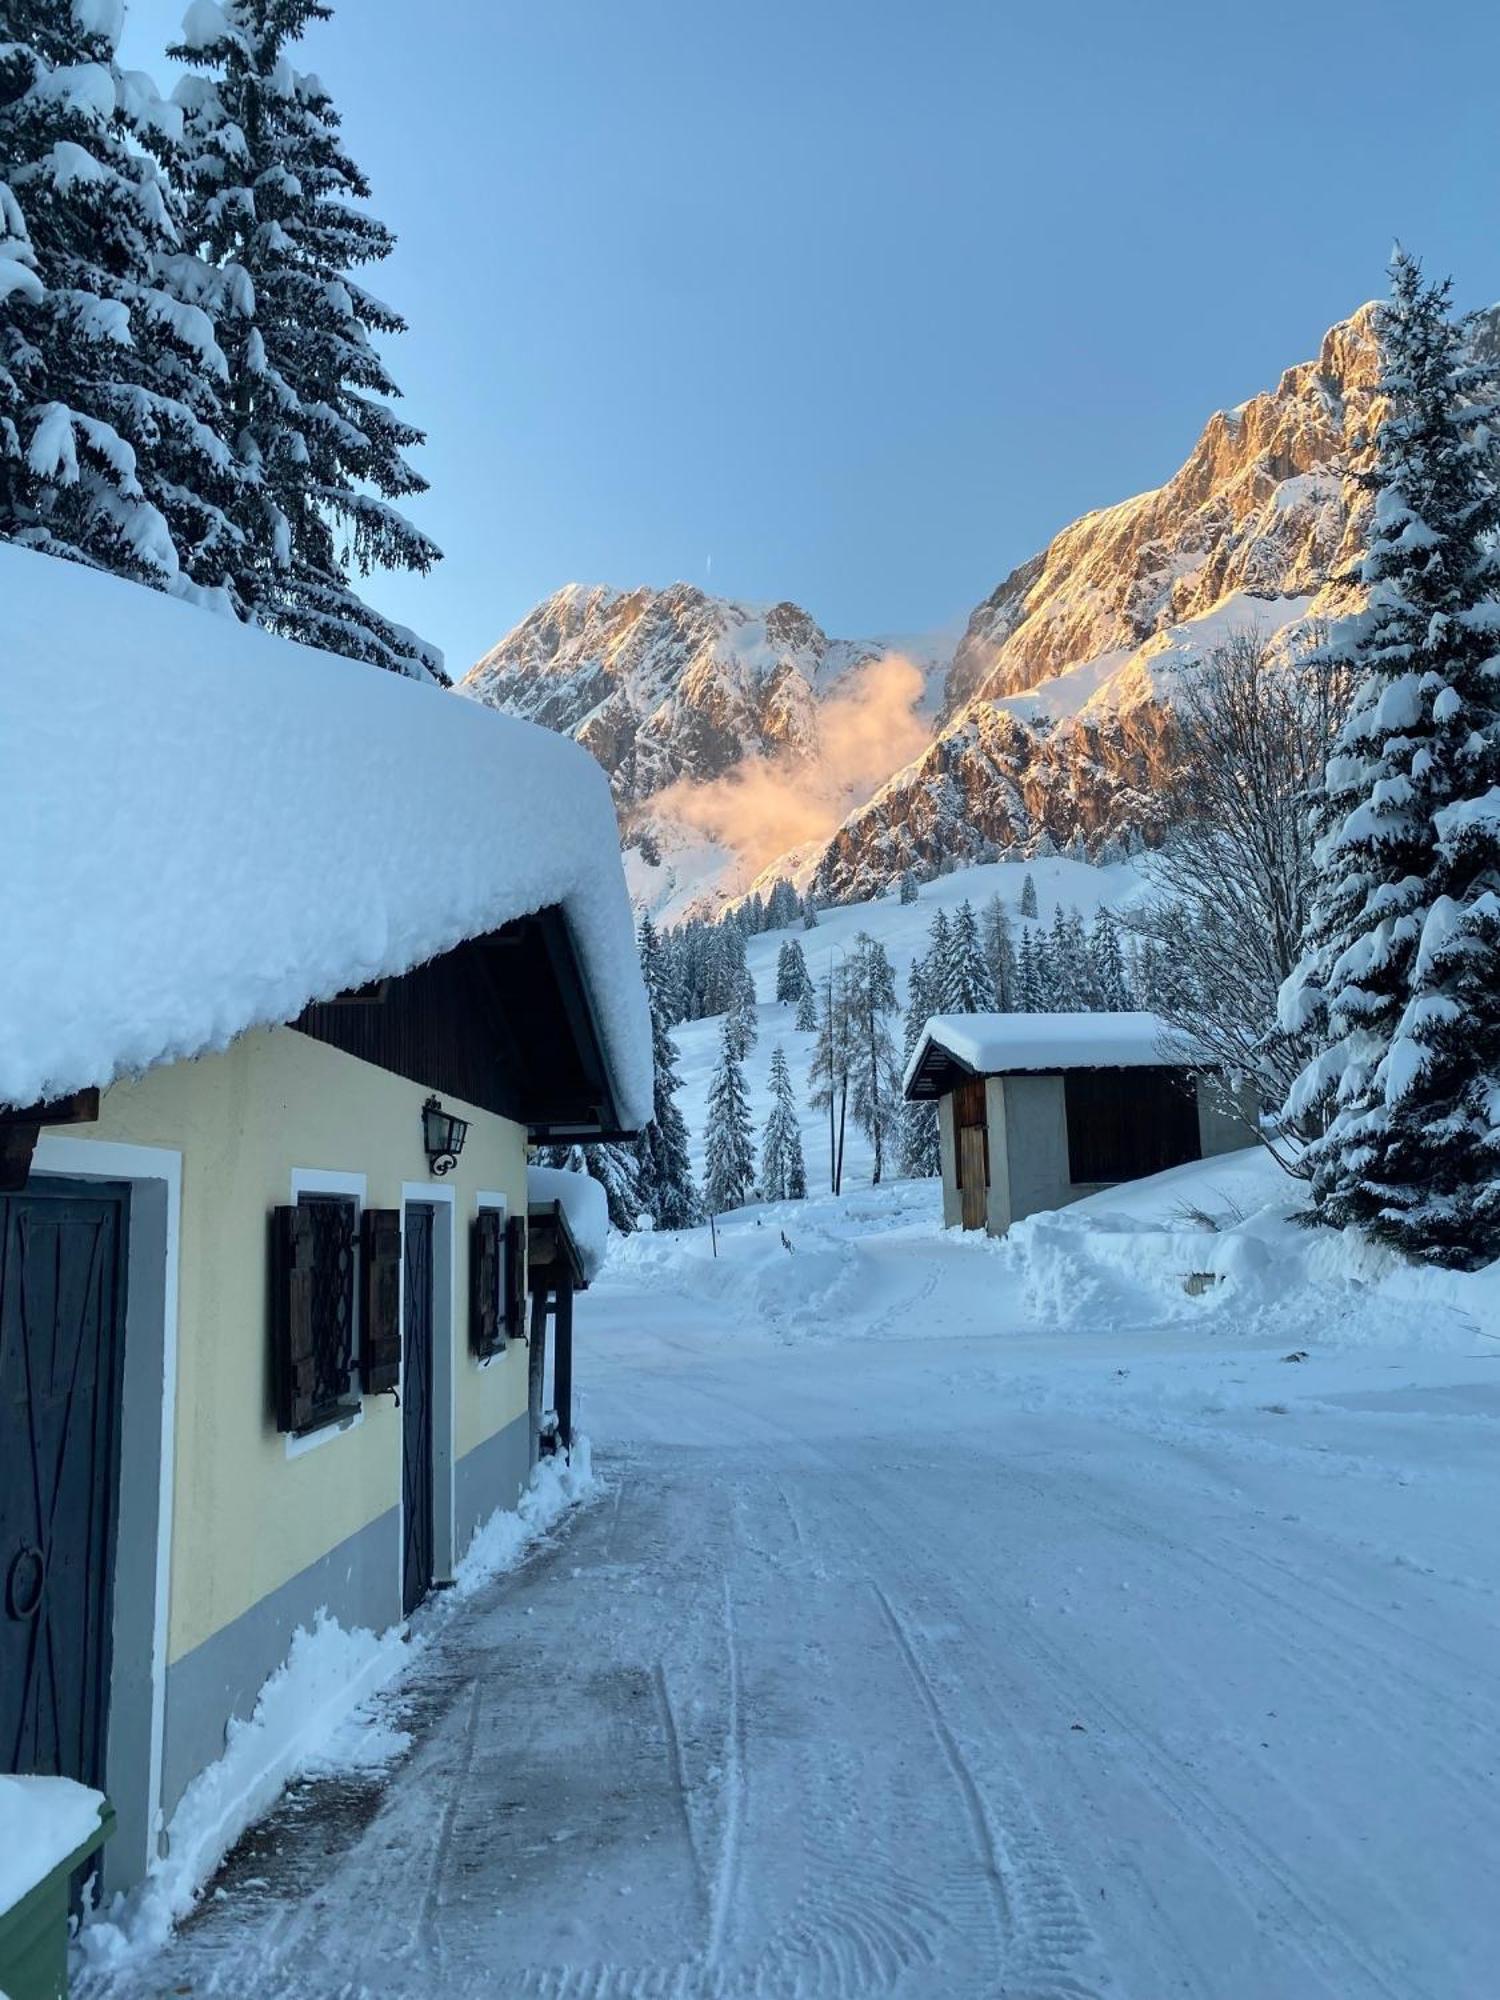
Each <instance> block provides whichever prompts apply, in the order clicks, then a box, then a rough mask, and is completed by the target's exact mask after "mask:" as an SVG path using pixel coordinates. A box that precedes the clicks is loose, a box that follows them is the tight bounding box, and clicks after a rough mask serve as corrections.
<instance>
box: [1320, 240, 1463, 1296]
mask: <svg viewBox="0 0 1500 2000" xmlns="http://www.w3.org/2000/svg"><path fill="white" fill-rule="evenodd" d="M1378 332H1379V339H1380V345H1381V364H1382V365H1381V380H1380V389H1381V393H1382V395H1383V396H1384V397H1385V398H1386V414H1385V418H1384V421H1383V422H1382V423H1381V425H1380V428H1379V431H1378V433H1377V436H1376V441H1375V452H1374V461H1373V464H1372V466H1371V468H1370V470H1369V472H1368V474H1367V475H1366V478H1367V481H1368V483H1369V484H1370V485H1371V486H1372V487H1373V488H1374V491H1375V509H1374V520H1373V525H1372V530H1371V540H1370V547H1369V551H1368V553H1367V555H1366V557H1365V560H1364V564H1363V575H1364V580H1365V582H1366V583H1367V585H1368V600H1367V605H1366V608H1365V610H1364V611H1363V612H1362V613H1360V614H1358V615H1356V616H1355V617H1354V618H1353V619H1351V620H1349V621H1347V622H1346V623H1345V625H1344V626H1343V627H1342V628H1341V629H1340V630H1339V631H1338V632H1336V633H1335V634H1334V635H1333V637H1332V638H1331V640H1330V647H1329V650H1330V652H1331V653H1333V654H1335V655H1337V656H1339V657H1341V658H1342V659H1343V660H1344V661H1345V662H1347V663H1348V664H1349V665H1350V666H1352V668H1353V669H1354V671H1355V673H1356V675H1357V676H1358V678H1359V690H1358V693H1357V694H1356V696H1355V698H1354V702H1353V705H1352V707H1351V709H1350V712H1349V715H1348V718H1347V720H1346V722H1345V724H1344V727H1343V729H1342V731H1341V732H1340V735H1339V739H1338V742H1337V744H1336V746H1335V750H1334V754H1333V755H1332V756H1331V757H1330V759H1329V762H1328V766H1327V772H1326V775H1325V779H1324V785H1323V791H1322V795H1321V797H1320V799H1319V800H1318V802H1317V808H1316V810H1317V817H1318V823H1319V826H1320V829H1321V838H1320V841H1319V844H1318V849H1317V861H1318V866H1319V871H1320V886H1319V888H1318V891H1317V893H1316V895H1315V898H1314V903H1313V909H1312V914H1311V917H1310V920H1309V924H1308V928H1307V937H1306V942H1305V951H1304V955H1303V959H1302V962H1301V964H1300V965H1299V967H1298V969H1297V971H1296V972H1295V973H1294V974H1293V975H1292V977H1291V978H1290V979H1289V980H1288V981H1287V983H1286V985H1285V986H1284V988H1283V989H1282V996H1281V1006H1280V1013H1281V1021H1282V1026H1283V1028H1284V1029H1285V1030H1286V1031H1288V1032H1289V1033H1294V1034H1302V1035H1306V1036H1307V1037H1308V1038H1309V1041H1310V1042H1311V1044H1312V1048H1313V1054H1312V1056H1311V1059H1310V1061H1309V1062H1308V1064H1307V1066H1306V1067H1305V1069H1304V1070H1303V1072H1302V1074H1301V1076H1300V1077H1299V1079H1298V1081H1297V1082H1296V1084H1294V1086H1293V1088H1292V1091H1291V1093H1290V1096H1289V1098H1288V1102H1287V1115H1288V1118H1289V1119H1290V1120H1291V1121H1293V1122H1298V1121H1300V1122H1302V1123H1303V1124H1304V1125H1305V1126H1312V1127H1313V1128H1314V1130H1315V1136H1314V1137H1313V1139H1312V1141H1311V1143H1310V1145H1309V1147H1308V1154H1307V1162H1306V1164H1307V1166H1308V1167H1309V1169H1310V1173H1311V1180H1312V1192H1313V1203H1314V1209H1315V1212H1316V1213H1317V1215H1318V1216H1319V1217H1320V1218H1321V1219H1323V1220H1324V1221H1327V1222H1330V1223H1332V1224H1334V1225H1336V1226H1340V1227H1343V1226H1347V1225H1349V1224H1357V1225H1359V1226H1361V1227H1363V1228H1364V1229H1366V1230H1367V1231H1369V1232H1370V1234H1372V1235H1374V1236H1376V1237H1378V1238H1381V1239H1382V1240H1384V1241H1386V1242H1389V1243H1392V1244H1394V1245H1396V1246H1397V1247H1398V1248H1400V1249H1402V1250H1404V1251H1406V1252H1408V1253H1409V1254H1411V1255H1414V1256H1417V1257H1421V1258H1424V1259H1427V1260H1430V1261H1432V1262H1437V1263H1443V1264H1449V1265H1454V1266H1457V1267H1460V1268H1474V1267H1475V1266H1477V1265H1480V1264H1483V1263H1486V1262H1489V1261H1490V1260H1491V1259H1493V1258H1494V1257H1495V1256H1497V1255H1500V1177H1497V1166H1500V1110H1497V1107H1500V958H1497V943H1500V811H1497V807H1500V789H1497V787H1500V690H1497V686H1496V676H1495V669H1494V657H1495V632H1496V629H1497V626H1500V602H1497V596H1500V590H1497V585H1500V570H1497V560H1496V555H1495V552H1494V546H1493V538H1494V535H1495V533H1496V529H1497V525H1500V502H1497V469H1496V462H1495V446H1494V443H1493V439H1492V426H1493V423H1494V419H1495V411H1496V405H1495V397H1494V384H1493V381H1492V379H1491V378H1490V377H1489V376H1488V374H1487V373H1486V372H1484V371H1482V370H1481V368H1480V367H1479V366H1478V365H1477V364H1476V363H1475V362H1474V361H1473V359H1472V358H1471V356H1470V355H1469V353H1468V351H1467V349H1466V345H1465V342H1464V338H1463V332H1462V329H1461V328H1460V327H1458V326H1457V325H1455V324H1454V322H1453V320H1452V318H1451V317H1450V312H1449V287H1448V285H1447V284H1446V283H1444V284H1428V283H1426V282H1424V280H1423V278H1422V275H1421V271H1420V269H1419V267H1418V265H1417V263H1416V262H1415V260H1414V259H1412V258H1411V257H1408V256H1407V255H1405V254H1404V253H1403V252H1400V251H1398V252H1397V255H1396V258H1395V261H1394V263H1393V265H1392V285H1391V299H1390V302H1389V304H1388V305H1386V306H1385V307H1384V308H1383V309H1382V311H1381V314H1380V318H1379V322H1378ZM1323 1121H1326V1125H1325V1129H1324V1130H1322V1131H1321V1132H1316V1129H1315V1128H1316V1126H1317V1125H1318V1124H1319V1123H1322V1122H1323Z"/></svg>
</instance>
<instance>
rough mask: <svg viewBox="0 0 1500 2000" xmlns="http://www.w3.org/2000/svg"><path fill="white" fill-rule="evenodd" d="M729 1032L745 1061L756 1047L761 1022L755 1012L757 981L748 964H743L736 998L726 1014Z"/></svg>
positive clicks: (737, 1051)
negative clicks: (752, 975)
mask: <svg viewBox="0 0 1500 2000" xmlns="http://www.w3.org/2000/svg"><path fill="white" fill-rule="evenodd" d="M725 1020H726V1023H727V1024H728V1028H729V1032H730V1034H731V1035H732V1036H733V1038H734V1052H735V1055H736V1057H737V1058H738V1059H739V1061H741V1062H743V1061H744V1060H745V1058H746V1056H747V1055H749V1053H750V1051H751V1050H752V1049H753V1048H754V1047H755V1038H756V1035H757V1033H758V1032H759V1022H758V1020H757V1018H756V1012H755V981H754V979H753V978H752V977H751V975H750V969H749V967H748V966H742V967H741V968H740V971H739V975H738V977H737V980H736V983H735V994H734V999H733V1001H732V1003H731V1005H730V1007H729V1009H728V1012H727V1013H726V1015H725Z"/></svg>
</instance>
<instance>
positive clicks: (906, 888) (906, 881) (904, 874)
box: [900, 868, 917, 903]
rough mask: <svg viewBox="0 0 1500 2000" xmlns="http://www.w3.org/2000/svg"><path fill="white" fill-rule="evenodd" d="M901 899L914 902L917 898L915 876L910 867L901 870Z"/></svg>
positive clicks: (905, 901) (904, 901)
mask: <svg viewBox="0 0 1500 2000" xmlns="http://www.w3.org/2000/svg"><path fill="white" fill-rule="evenodd" d="M900 893H901V901H902V902H903V903H914V902H915V901H916V900H917V878H916V875H915V873H914V872H913V871H912V870H911V869H910V868H903V869H902V871H901V891H900Z"/></svg>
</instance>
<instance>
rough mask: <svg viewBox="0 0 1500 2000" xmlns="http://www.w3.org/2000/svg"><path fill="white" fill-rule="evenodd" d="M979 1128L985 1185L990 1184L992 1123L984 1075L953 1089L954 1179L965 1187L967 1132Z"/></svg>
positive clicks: (968, 1079)
mask: <svg viewBox="0 0 1500 2000" xmlns="http://www.w3.org/2000/svg"><path fill="white" fill-rule="evenodd" d="M975 1126H978V1128H979V1130H980V1131H981V1132H982V1133H983V1134H984V1184H985V1186H986V1187H988V1186H989V1184H990V1121H989V1110H988V1106H987V1103H986V1100H985V1088H984V1078H983V1077H982V1076H965V1077H961V1078H960V1079H959V1081H958V1082H957V1083H956V1084H955V1085H954V1089H953V1177H954V1181H955V1184H956V1185H957V1186H958V1187H959V1188H962V1187H963V1184H964V1144H963V1134H964V1132H966V1131H968V1130H971V1129H972V1128H973V1127H975Z"/></svg>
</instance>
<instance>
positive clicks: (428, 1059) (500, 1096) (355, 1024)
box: [291, 907, 634, 1143]
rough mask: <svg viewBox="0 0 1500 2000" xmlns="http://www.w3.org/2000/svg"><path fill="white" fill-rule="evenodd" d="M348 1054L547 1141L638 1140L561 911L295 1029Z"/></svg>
mask: <svg viewBox="0 0 1500 2000" xmlns="http://www.w3.org/2000/svg"><path fill="white" fill-rule="evenodd" d="M291 1025H292V1026H293V1027H295V1028H297V1029H299V1030H300V1031H301V1032H302V1033H303V1034H305V1035H311V1036H312V1037H313V1038H314V1039H315V1040H317V1041H320V1042H326V1043H328V1044H329V1045H330V1046H331V1047H333V1048H337V1049H342V1050H343V1051H344V1053H345V1054H346V1055H352V1056H357V1057H359V1058H360V1059H361V1060H362V1061H364V1062H370V1063H374V1064H376V1065H377V1066H378V1067H379V1068H381V1069H386V1070H390V1071H391V1072H392V1073H393V1074H394V1075H396V1076H401V1077H405V1078H406V1079H407V1080H408V1081H409V1082H411V1083H416V1084H421V1085H422V1086H424V1087H425V1088H426V1089H428V1090H435V1091H439V1092H442V1093H444V1094H446V1095H449V1096H453V1097H458V1098H462V1099H463V1100H464V1101H465V1102H466V1103H468V1104H474V1105H478V1106H479V1108H480V1109H481V1110H484V1111H493V1112H495V1113H497V1114H498V1115H499V1116H500V1117H503V1118H511V1119H514V1120H515V1121H516V1123H517V1124H520V1125H524V1126H525V1127H526V1129H527V1133H528V1135H529V1137H530V1138H531V1139H532V1140H533V1141H534V1142H537V1143H543V1142H552V1141H557V1142H567V1141H572V1140H575V1139H623V1138H631V1137H633V1136H634V1132H633V1129H632V1128H629V1127H627V1126H626V1125H625V1124H624V1122H623V1120H622V1119H621V1117H620V1112H619V1107H618V1105H617V1104H616V1102H615V1096H614V1088H613V1084H612V1082H611V1078H610V1072H609V1064H608V1061H607V1059H606V1057H605V1053H604V1046H603V1038H602V1035H601V1033H600V1028H599V1022H598V1018H597V1015H596V1013H595V1010H594V1005H593V999H592V996H591V994H590V992H589V987H588V982H587V980H586V979H585V977H584V975H583V971H582V967H581V966H580V964H579V960H578V953H577V950H576V948H575V946H574V942H573V937H572V933H571V931H570V929H569V927H568V921H567V918H566V916H565V915H564V913H563V911H562V910H561V909H560V908H556V907H554V908H552V909H547V910H542V911H539V912H538V913H537V914H536V915H535V916H530V917H520V918H518V919H517V920H516V921H515V922H514V923H509V924H505V925H503V926H502V927H501V928H500V929H499V930H494V931H489V932H487V933H486V934H485V935H483V936H481V937H474V938H468V939H466V940H465V941H464V942H463V943H462V944H459V945H455V947H454V948H453V950H452V951H447V952H444V953H443V954H442V955H441V956H440V957H438V958H434V959H429V960H428V961H427V963H426V964H425V965H418V966H415V967H413V969H412V970H411V971H410V972H405V973H402V974H401V975H400V976H399V977H397V978H393V979H385V980H378V981H376V982H375V983H374V984H373V985H371V986H368V987H362V988H360V989H359V991H357V992H351V993H346V994H340V995H336V996H330V998H329V999H327V1000H323V1001H319V1002H316V1003H315V1004H314V1005H312V1006H310V1007H308V1008H306V1009H305V1010H304V1011H303V1012H302V1013H301V1014H300V1015H299V1016H298V1018H297V1019H296V1020H295V1021H294V1022H293V1023H292V1024H291Z"/></svg>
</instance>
